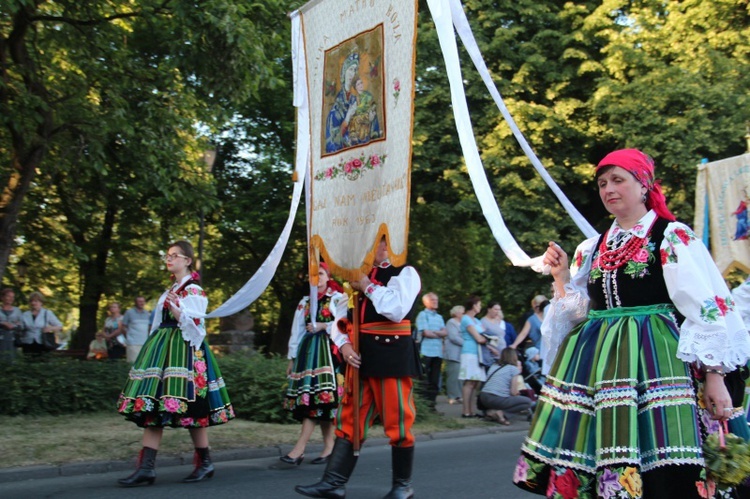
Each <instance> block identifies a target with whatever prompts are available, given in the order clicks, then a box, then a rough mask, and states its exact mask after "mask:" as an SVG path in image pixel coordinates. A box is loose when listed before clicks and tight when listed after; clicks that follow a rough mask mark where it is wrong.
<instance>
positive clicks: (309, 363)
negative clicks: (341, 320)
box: [279, 262, 347, 466]
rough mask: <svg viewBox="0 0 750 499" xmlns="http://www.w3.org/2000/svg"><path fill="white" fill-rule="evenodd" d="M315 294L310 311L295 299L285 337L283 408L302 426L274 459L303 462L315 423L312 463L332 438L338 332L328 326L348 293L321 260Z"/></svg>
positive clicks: (338, 383) (339, 388)
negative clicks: (317, 445)
mask: <svg viewBox="0 0 750 499" xmlns="http://www.w3.org/2000/svg"><path fill="white" fill-rule="evenodd" d="M317 293H318V295H317V306H316V311H312V310H311V308H312V307H311V300H310V297H309V296H305V297H304V298H303V299H302V300H301V301H300V302H299V306H298V307H297V311H296V312H295V315H294V322H293V324H292V334H291V336H290V337H289V353H288V355H287V356H288V358H289V366H288V367H287V379H288V385H287V390H286V397H285V398H284V407H285V408H286V409H288V410H289V411H291V413H292V416H293V417H294V419H296V420H298V421H301V422H302V430H301V432H300V436H299V439H297V443H296V444H295V445H294V447H293V448H292V450H291V451H289V453H288V454H286V455H284V456H281V457H280V458H279V459H280V460H281V461H282V462H284V463H286V464H291V465H294V466H297V465H299V464H301V463H302V460H303V459H304V456H305V447H306V446H307V442H308V441H309V440H310V436H311V435H312V433H313V430H314V429H315V425H316V423H317V424H319V425H320V429H321V431H322V432H323V452H322V453H321V455H320V456H318V457H317V458H315V459H313V460H312V463H313V464H325V463H327V462H328V458H329V456H330V455H331V451H332V450H333V440H334V432H333V426H332V421H333V417H334V415H335V413H336V408H337V407H338V405H339V398H340V396H341V395H342V394H343V390H344V387H343V381H344V376H343V374H342V373H341V369H340V367H341V365H342V363H341V362H339V361H338V359H337V358H336V356H335V355H334V353H333V351H332V346H333V343H332V342H331V340H330V335H332V334H333V335H336V334H340V333H338V329H337V328H335V327H333V325H334V324H335V321H336V319H337V317H339V316H341V317H346V305H347V297H346V295H344V294H343V293H341V286H340V285H339V284H338V283H337V282H336V281H334V280H333V279H331V275H330V273H329V270H328V265H326V264H325V263H324V262H321V263H320V265H319V269H318V289H317Z"/></svg>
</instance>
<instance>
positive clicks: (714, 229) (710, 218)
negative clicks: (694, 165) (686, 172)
mask: <svg viewBox="0 0 750 499" xmlns="http://www.w3.org/2000/svg"><path fill="white" fill-rule="evenodd" d="M748 208H750V154H744V155H742V156H735V157H733V158H727V159H722V160H720V161H714V162H712V163H704V164H702V165H700V166H699V167H698V181H697V184H696V189H695V223H694V224H693V227H694V229H695V233H696V234H697V235H698V236H699V237H701V236H702V235H705V234H708V236H709V237H708V238H706V237H704V242H705V241H707V240H709V241H710V247H711V255H712V256H713V258H714V260H715V261H716V265H717V266H718V267H719V270H720V271H721V272H722V273H723V274H724V275H726V274H727V273H728V272H729V271H731V270H732V269H734V268H739V269H741V270H743V271H744V272H748V273H750V222H748Z"/></svg>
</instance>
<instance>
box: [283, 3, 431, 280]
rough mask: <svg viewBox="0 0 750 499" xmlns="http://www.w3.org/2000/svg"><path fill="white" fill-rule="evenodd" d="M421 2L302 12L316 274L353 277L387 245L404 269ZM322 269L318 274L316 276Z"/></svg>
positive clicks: (302, 142)
mask: <svg viewBox="0 0 750 499" xmlns="http://www.w3.org/2000/svg"><path fill="white" fill-rule="evenodd" d="M416 14H417V2H416V1H401V2H392V1H391V0H351V1H342V0H314V1H312V2H309V3H307V4H306V5H305V6H304V7H302V8H301V9H300V10H299V16H300V18H301V21H302V31H303V36H304V52H305V60H306V76H307V78H306V81H300V80H304V79H299V80H298V81H297V84H301V85H305V84H306V86H307V95H308V102H309V116H310V117H309V120H310V121H309V123H310V131H309V135H307V136H302V134H298V137H297V142H298V144H297V145H298V148H300V147H302V148H305V147H309V151H310V181H311V182H310V200H309V201H310V206H311V210H310V216H309V226H308V230H309V240H310V248H311V253H312V254H311V258H310V262H311V266H312V267H315V266H317V263H316V262H317V261H318V259H319V257H320V256H321V255H322V256H323V258H324V259H325V261H326V262H327V263H328V264H329V265H330V267H331V270H333V272H334V273H336V274H337V275H339V276H341V277H343V278H345V279H353V278H356V277H357V276H358V275H359V273H360V272H361V271H366V270H368V269H369V267H370V266H371V264H372V261H373V258H374V249H375V247H376V245H377V243H378V241H379V240H380V238H381V237H383V236H385V237H386V238H387V240H388V249H389V253H390V255H389V256H390V258H391V262H392V263H393V264H395V265H402V264H404V263H405V261H406V246H407V239H408V228H409V190H410V178H411V175H410V173H411V136H412V124H413V114H414V113H413V96H414V57H415V48H416ZM316 272H317V269H314V268H312V269H311V275H316Z"/></svg>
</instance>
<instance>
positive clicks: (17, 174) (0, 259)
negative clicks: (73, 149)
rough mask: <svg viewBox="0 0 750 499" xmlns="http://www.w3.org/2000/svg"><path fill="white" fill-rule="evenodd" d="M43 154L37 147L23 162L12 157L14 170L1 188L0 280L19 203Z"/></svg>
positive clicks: (3, 271)
mask: <svg viewBox="0 0 750 499" xmlns="http://www.w3.org/2000/svg"><path fill="white" fill-rule="evenodd" d="M43 156H44V150H43V149H42V148H39V147H38V148H34V149H33V150H32V152H31V153H30V154H29V155H28V157H27V159H26V161H24V162H20V161H18V159H17V158H14V161H13V163H14V164H13V169H14V170H15V171H14V172H13V174H12V175H11V177H10V179H9V180H8V183H7V185H6V186H5V187H4V188H3V193H2V197H0V282H2V279H3V276H4V275H5V269H6V268H7V266H8V260H9V259H10V254H11V252H12V251H13V248H14V246H15V244H14V243H15V239H16V222H17V221H18V215H19V213H20V212H21V203H23V200H24V198H25V197H26V193H27V192H29V186H30V185H31V180H32V179H33V178H34V174H35V173H36V169H37V165H39V163H40V162H41V159H42V157H43Z"/></svg>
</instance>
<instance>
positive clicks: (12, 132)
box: [0, 5, 53, 282]
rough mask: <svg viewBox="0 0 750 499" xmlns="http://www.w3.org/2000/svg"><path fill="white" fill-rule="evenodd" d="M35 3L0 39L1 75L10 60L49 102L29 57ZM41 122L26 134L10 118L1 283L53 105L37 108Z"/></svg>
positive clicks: (0, 217) (0, 207)
mask: <svg viewBox="0 0 750 499" xmlns="http://www.w3.org/2000/svg"><path fill="white" fill-rule="evenodd" d="M34 11H35V6H32V5H27V6H25V8H23V9H20V10H19V11H18V12H16V14H15V15H14V16H13V29H12V30H11V32H10V34H9V35H8V37H7V38H5V39H2V40H0V42H1V43H0V63H1V64H0V72H1V73H2V74H0V77H2V80H3V82H7V81H8V76H7V73H8V67H10V63H9V59H10V60H12V61H13V64H14V65H15V66H16V71H19V72H20V73H21V74H22V75H23V82H24V85H25V87H26V90H27V91H28V93H29V94H30V95H33V96H36V97H38V98H40V99H41V100H42V101H43V102H45V103H46V102H48V100H49V99H47V89H46V88H45V86H44V83H43V81H42V80H40V79H38V78H39V74H38V72H37V71H36V67H35V63H34V60H33V58H32V57H30V56H29V52H28V49H27V47H26V42H27V40H26V36H27V34H28V33H29V30H30V29H31V17H30V16H31V13H33V12H34ZM11 98H12V97H11V95H10V94H9V92H8V90H7V87H6V85H0V106H2V108H3V109H7V104H8V102H9V101H10V100H11ZM35 111H36V114H37V116H36V118H38V123H39V125H38V126H37V127H36V130H35V131H36V134H35V136H33V137H31V136H28V137H27V136H25V135H24V134H23V133H22V132H19V131H18V130H19V129H20V127H16V126H15V125H16V123H15V122H14V120H13V119H11V120H9V121H8V124H7V125H6V126H7V131H8V134H9V136H10V138H11V146H10V147H11V158H12V160H11V161H12V167H13V173H12V174H11V176H10V178H9V179H8V183H7V184H6V185H5V186H4V187H3V192H2V196H0V282H2V279H3V276H4V275H5V269H6V268H7V266H8V259H9V258H10V254H11V252H12V251H13V247H14V246H15V245H14V242H15V238H16V222H17V221H18V215H19V213H20V212H21V204H22V203H23V200H24V198H25V197H26V193H27V192H28V191H29V186H30V185H31V181H32V179H33V178H34V175H35V174H36V170H37V168H38V167H39V165H40V164H41V163H42V159H43V158H44V155H45V153H46V152H47V147H48V142H49V138H50V136H51V135H52V130H53V127H52V125H53V114H52V111H51V107H49V106H47V105H39V106H37V107H36V109H35Z"/></svg>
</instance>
